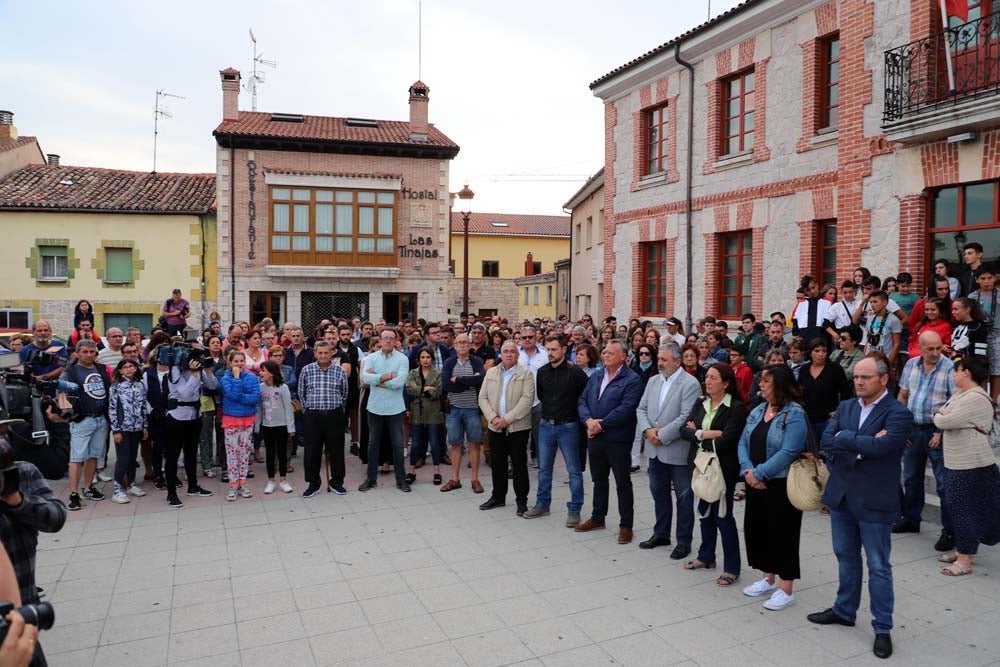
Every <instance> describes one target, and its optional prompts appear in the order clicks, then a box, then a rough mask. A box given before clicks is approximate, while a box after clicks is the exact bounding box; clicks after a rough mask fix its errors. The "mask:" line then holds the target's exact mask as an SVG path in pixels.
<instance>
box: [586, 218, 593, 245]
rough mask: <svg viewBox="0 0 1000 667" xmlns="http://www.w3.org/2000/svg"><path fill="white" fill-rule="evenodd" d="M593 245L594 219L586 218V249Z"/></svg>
mask: <svg viewBox="0 0 1000 667" xmlns="http://www.w3.org/2000/svg"><path fill="white" fill-rule="evenodd" d="M592 245H594V219H593V218H590V217H588V218H587V249H588V250H589V249H590V247H591V246H592Z"/></svg>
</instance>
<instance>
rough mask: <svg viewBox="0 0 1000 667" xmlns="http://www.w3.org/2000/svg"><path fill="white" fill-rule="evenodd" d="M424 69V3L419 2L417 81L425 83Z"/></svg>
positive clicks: (419, 0) (418, 0)
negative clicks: (422, 74)
mask: <svg viewBox="0 0 1000 667" xmlns="http://www.w3.org/2000/svg"><path fill="white" fill-rule="evenodd" d="M423 68H424V3H423V1H422V0H417V81H423V80H424V79H423V76H421V73H422V70H423Z"/></svg>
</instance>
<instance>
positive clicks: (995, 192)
mask: <svg viewBox="0 0 1000 667" xmlns="http://www.w3.org/2000/svg"><path fill="white" fill-rule="evenodd" d="M931 197H932V198H931V204H930V207H929V209H928V213H929V215H930V221H929V223H928V225H927V227H928V229H927V232H928V239H927V241H928V243H927V248H928V250H929V252H928V253H927V255H928V257H929V259H928V262H929V263H928V267H927V268H928V269H930V268H932V266H933V262H934V261H936V260H938V259H944V260H947V261H949V262H951V263H952V265H953V270H954V269H959V268H960V267H961V266H963V263H962V246H963V245H965V244H966V243H972V242H973V241H975V242H977V243H981V244H982V246H983V251H984V253H985V256H984V259H986V260H988V261H992V260H994V259H995V258H996V257H997V256H1000V181H987V182H986V183H969V184H966V185H958V186H954V187H950V188H942V189H940V190H938V191H937V192H935V193H934V194H933V195H932V196H931ZM952 275H954V274H952Z"/></svg>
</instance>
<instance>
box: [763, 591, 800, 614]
mask: <svg viewBox="0 0 1000 667" xmlns="http://www.w3.org/2000/svg"><path fill="white" fill-rule="evenodd" d="M793 604H795V596H794V595H789V594H788V593H786V592H785V591H783V590H781V589H780V588H779V589H778V590H776V591H774V593H772V594H771V597H769V598H768V599H767V601H766V602H765V603H764V609H770V610H771V611H781V610H782V609H784V608H785V607H791V606H792V605H793Z"/></svg>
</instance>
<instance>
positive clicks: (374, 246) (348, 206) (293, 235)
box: [269, 187, 396, 266]
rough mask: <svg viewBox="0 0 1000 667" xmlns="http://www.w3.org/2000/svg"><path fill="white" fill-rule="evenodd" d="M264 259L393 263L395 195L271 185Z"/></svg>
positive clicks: (331, 263) (342, 263) (340, 263)
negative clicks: (266, 256) (268, 240)
mask: <svg viewBox="0 0 1000 667" xmlns="http://www.w3.org/2000/svg"><path fill="white" fill-rule="evenodd" d="M269 261H270V263H272V264H313V265H321V266H395V265H396V193H394V192H386V191H364V190H358V191H354V190H332V189H320V188H282V187H272V188H271V253H270V259H269Z"/></svg>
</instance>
